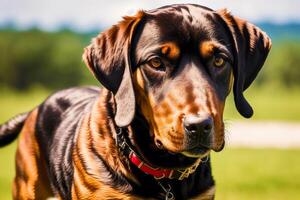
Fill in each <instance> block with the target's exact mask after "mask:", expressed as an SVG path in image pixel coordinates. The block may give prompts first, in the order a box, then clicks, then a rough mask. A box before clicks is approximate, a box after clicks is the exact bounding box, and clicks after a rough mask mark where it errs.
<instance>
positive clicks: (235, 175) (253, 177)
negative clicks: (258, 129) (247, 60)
mask: <svg viewBox="0 0 300 200" xmlns="http://www.w3.org/2000/svg"><path fill="white" fill-rule="evenodd" d="M48 94H49V92H48V91H46V90H41V89H38V90H32V91H31V92H27V93H16V92H12V91H9V90H1V91H0V105H1V108H0V123H2V122H4V121H5V120H7V119H8V118H10V117H13V116H14V115H15V114H17V113H19V112H24V111H28V110H30V109H32V108H34V106H35V105H38V104H39V103H41V102H42V100H43V99H44V98H45V97H46V96H47V95H48ZM247 96H248V97H249V98H248V99H249V101H250V102H251V103H252V105H253V107H254V109H255V115H254V119H257V120H261V119H263V120H285V121H300V106H299V105H300V104H299V102H300V94H299V92H297V90H295V91H294V90H292V91H289V92H285V91H284V90H278V91H272V90H264V91H250V92H249V93H248V94H247ZM237 118H238V119H242V118H241V117H240V116H239V115H238V114H237V112H236V111H235V109H234V104H233V103H232V99H231V98H230V99H228V102H227V107H226V113H225V119H230V120H231V119H237ZM15 148H16V142H15V143H13V144H11V145H9V146H7V147H5V148H1V149H0V200H8V199H11V183H12V179H13V176H14V153H15ZM299 155H300V149H287V150H278V149H225V150H224V151H222V152H220V153H213V154H212V162H213V172H214V176H215V179H216V182H217V199H218V200H247V199H249V200H250V199H251V200H256V199H264V200H268V199H270V200H281V199H282V200H294V199H295V200H296V199H299V197H300V167H299V166H300V157H299Z"/></svg>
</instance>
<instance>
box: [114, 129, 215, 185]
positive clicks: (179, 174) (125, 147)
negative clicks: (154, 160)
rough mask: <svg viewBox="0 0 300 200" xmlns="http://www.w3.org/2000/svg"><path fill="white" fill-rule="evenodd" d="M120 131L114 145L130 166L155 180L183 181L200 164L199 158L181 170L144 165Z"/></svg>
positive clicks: (207, 157)
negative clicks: (132, 165)
mask: <svg viewBox="0 0 300 200" xmlns="http://www.w3.org/2000/svg"><path fill="white" fill-rule="evenodd" d="M122 130H123V129H122V128H120V129H119V131H118V132H117V137H116V143H117V145H118V147H119V150H120V151H121V153H122V154H123V155H125V156H127V157H128V158H129V160H130V161H131V163H132V164H134V165H135V166H136V167H138V168H139V169H140V170H142V171H143V172H144V173H146V174H150V175H152V176H153V177H154V178H155V179H162V178H169V179H177V180H183V179H185V178H187V177H189V175H191V174H192V173H194V172H195V171H196V169H197V167H198V166H199V164H200V163H201V158H199V159H198V160H197V161H196V162H195V163H194V164H193V165H192V166H191V167H189V168H186V169H181V170H175V169H164V168H158V167H157V168H156V167H152V166H150V165H149V164H147V163H145V162H144V161H143V160H142V159H141V158H140V157H139V156H138V154H137V153H136V152H135V151H134V150H133V148H132V147H131V146H130V145H129V144H128V143H127V141H126V136H125V134H124V132H123V131H122ZM208 159H209V156H206V157H205V160H202V162H206V161H207V160H208Z"/></svg>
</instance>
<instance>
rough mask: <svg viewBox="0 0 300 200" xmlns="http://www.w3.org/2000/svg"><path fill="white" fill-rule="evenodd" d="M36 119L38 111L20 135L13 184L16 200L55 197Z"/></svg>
mask: <svg viewBox="0 0 300 200" xmlns="http://www.w3.org/2000/svg"><path fill="white" fill-rule="evenodd" d="M36 118H37V110H35V111H33V112H32V113H31V114H30V116H29V117H28V118H27V120H26V122H25V125H24V127H23V129H22V131H21V134H20V139H19V144H18V149H17V152H16V177H15V179H14V183H13V198H14V199H47V198H48V197H51V196H54V195H53V194H52V192H51V188H50V184H49V181H48V176H47V172H46V169H45V161H44V159H43V155H41V152H40V150H39V145H38V142H37V140H36V136H35V124H36Z"/></svg>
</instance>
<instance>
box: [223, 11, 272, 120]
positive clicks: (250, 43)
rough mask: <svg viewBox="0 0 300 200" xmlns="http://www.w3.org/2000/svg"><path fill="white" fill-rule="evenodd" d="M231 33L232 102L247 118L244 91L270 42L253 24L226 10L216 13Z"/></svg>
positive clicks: (247, 105)
mask: <svg viewBox="0 0 300 200" xmlns="http://www.w3.org/2000/svg"><path fill="white" fill-rule="evenodd" d="M218 13H219V15H220V16H221V18H222V19H223V20H224V22H225V24H226V25H227V27H228V29H229V30H230V32H231V35H232V40H233V43H234V54H235V55H234V57H235V61H234V66H233V74H234V85H233V92H234V101H235V105H236V108H237V110H238V111H239V113H240V114H241V115H242V116H244V117H246V118H249V117H251V116H252V115H253V109H252V107H251V106H250V105H249V103H248V102H247V100H246V99H245V97H244V95H243V91H244V90H246V89H247V88H248V87H249V86H250V85H251V83H252V82H253V81H254V79H255V78H256V76H257V74H258V72H259V70H260V69H261V68H262V66H263V64H264V62H265V60H266V58H267V55H268V53H269V51H270V48H271V40H270V38H269V37H268V36H267V35H266V33H265V32H263V31H261V30H260V29H259V28H258V27H256V26H254V25H253V24H251V23H249V22H247V21H245V20H242V19H240V18H238V17H234V16H232V15H231V14H230V13H229V12H228V11H227V10H226V9H223V10H220V11H218Z"/></svg>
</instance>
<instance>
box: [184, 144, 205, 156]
mask: <svg viewBox="0 0 300 200" xmlns="http://www.w3.org/2000/svg"><path fill="white" fill-rule="evenodd" d="M209 151H210V149H209V148H207V147H205V146H199V147H194V148H191V149H188V150H184V151H182V152H181V154H182V155H184V156H186V157H190V158H202V157H205V156H206V155H207V154H208V153H209Z"/></svg>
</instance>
